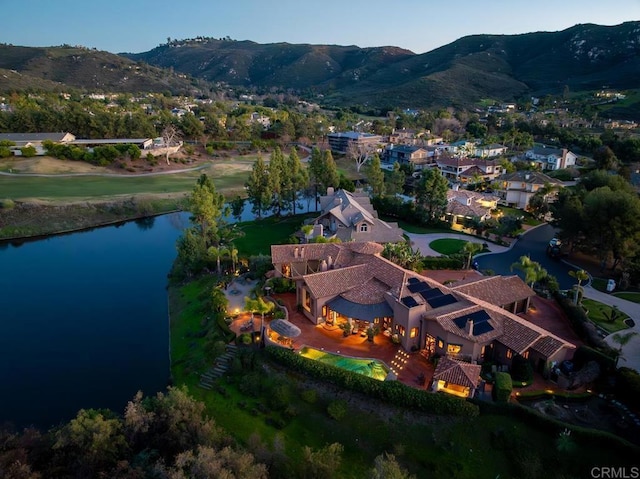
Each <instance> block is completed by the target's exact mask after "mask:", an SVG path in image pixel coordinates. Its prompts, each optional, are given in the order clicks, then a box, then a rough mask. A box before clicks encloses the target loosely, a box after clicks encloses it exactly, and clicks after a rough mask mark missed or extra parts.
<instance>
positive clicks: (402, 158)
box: [382, 144, 436, 170]
mask: <svg viewBox="0 0 640 479" xmlns="http://www.w3.org/2000/svg"><path fill="white" fill-rule="evenodd" d="M435 157H436V149H435V148H430V147H425V148H423V147H420V146H415V145H394V144H390V145H388V146H387V147H386V148H385V149H384V152H383V154H382V160H383V161H384V162H386V163H391V164H393V163H400V164H401V165H403V164H411V165H412V166H413V168H414V169H415V170H422V169H423V168H424V167H425V166H428V165H432V164H434V159H435Z"/></svg>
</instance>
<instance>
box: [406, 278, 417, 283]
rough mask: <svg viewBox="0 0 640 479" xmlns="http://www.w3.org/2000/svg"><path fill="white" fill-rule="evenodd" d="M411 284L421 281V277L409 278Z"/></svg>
mask: <svg viewBox="0 0 640 479" xmlns="http://www.w3.org/2000/svg"><path fill="white" fill-rule="evenodd" d="M408 281H409V284H414V283H420V279H419V278H409V280H408Z"/></svg>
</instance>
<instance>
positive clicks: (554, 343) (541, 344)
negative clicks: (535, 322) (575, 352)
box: [531, 336, 564, 358]
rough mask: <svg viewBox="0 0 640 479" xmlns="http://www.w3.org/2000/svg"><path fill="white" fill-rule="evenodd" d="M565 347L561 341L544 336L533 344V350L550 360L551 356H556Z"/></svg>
mask: <svg viewBox="0 0 640 479" xmlns="http://www.w3.org/2000/svg"><path fill="white" fill-rule="evenodd" d="M563 346H564V343H563V342H562V341H559V340H557V339H556V338H552V337H551V336H544V337H542V338H540V339H538V340H537V341H536V342H535V343H533V346H531V349H533V350H534V351H537V352H539V353H540V354H542V355H543V356H545V357H547V358H548V357H550V356H551V355H553V354H555V353H556V352H557V351H558V350H559V349H561V348H562V347H563Z"/></svg>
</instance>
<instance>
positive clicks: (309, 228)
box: [300, 225, 313, 243]
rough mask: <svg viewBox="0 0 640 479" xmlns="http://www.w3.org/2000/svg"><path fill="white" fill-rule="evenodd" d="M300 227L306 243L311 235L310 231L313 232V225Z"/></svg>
mask: <svg viewBox="0 0 640 479" xmlns="http://www.w3.org/2000/svg"><path fill="white" fill-rule="evenodd" d="M300 229H301V230H302V233H303V234H304V238H305V240H306V241H307V243H308V242H309V238H310V237H311V233H312V232H313V225H303V226H302V227H301V228H300Z"/></svg>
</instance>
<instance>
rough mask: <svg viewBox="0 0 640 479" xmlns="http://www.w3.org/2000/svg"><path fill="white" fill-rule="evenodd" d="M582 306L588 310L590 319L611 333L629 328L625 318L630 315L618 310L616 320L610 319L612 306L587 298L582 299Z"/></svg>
mask: <svg viewBox="0 0 640 479" xmlns="http://www.w3.org/2000/svg"><path fill="white" fill-rule="evenodd" d="M582 306H583V307H584V308H585V309H586V310H587V311H588V313H587V316H588V317H589V319H590V320H591V321H593V322H594V323H596V324H597V325H598V326H600V327H601V328H602V329H604V330H606V331H608V332H609V333H615V332H616V331H620V330H622V329H627V328H628V326H627V325H626V324H624V320H625V319H627V318H628V317H629V316H627V315H626V314H624V313H623V312H621V311H619V312H618V314H617V316H616V320H615V321H614V322H611V321H609V318H608V317H607V316H608V315H610V314H611V306H608V305H606V304H603V303H600V302H598V301H594V300H593V299H586V298H585V299H583V300H582Z"/></svg>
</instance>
